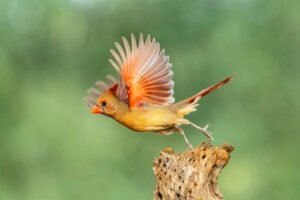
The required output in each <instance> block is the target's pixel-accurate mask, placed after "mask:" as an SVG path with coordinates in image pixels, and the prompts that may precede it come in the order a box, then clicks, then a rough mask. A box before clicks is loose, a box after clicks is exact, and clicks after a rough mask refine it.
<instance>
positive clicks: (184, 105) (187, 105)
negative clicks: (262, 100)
mask: <svg viewBox="0 0 300 200" xmlns="http://www.w3.org/2000/svg"><path fill="white" fill-rule="evenodd" d="M232 78H233V76H229V77H227V78H225V79H224V80H222V81H220V82H219V83H217V84H215V85H213V86H210V87H208V88H206V89H204V90H201V91H200V92H199V93H197V94H195V95H194V96H192V97H190V98H187V99H185V100H182V101H180V102H178V103H175V104H173V105H172V108H173V109H174V110H176V111H177V113H178V115H179V116H180V117H182V116H184V115H187V114H189V113H191V112H193V111H196V110H197V109H196V107H197V106H198V104H197V103H198V101H199V100H200V99H201V98H202V97H204V96H205V95H207V94H209V93H210V92H213V91H215V90H216V89H218V88H219V87H221V86H223V85H224V84H226V83H228V82H229V81H231V80H232Z"/></svg>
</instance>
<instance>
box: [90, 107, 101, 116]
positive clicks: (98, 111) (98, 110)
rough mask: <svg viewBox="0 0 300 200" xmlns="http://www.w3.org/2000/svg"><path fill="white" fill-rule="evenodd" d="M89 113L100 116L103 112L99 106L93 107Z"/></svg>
mask: <svg viewBox="0 0 300 200" xmlns="http://www.w3.org/2000/svg"><path fill="white" fill-rule="evenodd" d="M91 113H93V114H102V113H103V111H102V109H101V108H100V107H99V106H94V107H93V108H92V110H91Z"/></svg>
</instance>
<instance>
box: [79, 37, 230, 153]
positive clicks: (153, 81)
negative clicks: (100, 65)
mask: <svg viewBox="0 0 300 200" xmlns="http://www.w3.org/2000/svg"><path fill="white" fill-rule="evenodd" d="M122 40H123V46H122V45H120V44H119V43H115V46H116V49H117V51H115V50H111V53H112V55H113V57H114V59H110V60H109V61H110V63H111V64H112V66H113V67H114V68H115V69H116V71H117V72H118V75H119V80H118V81H117V80H115V78H114V77H113V76H111V75H108V76H107V81H108V83H105V82H102V81H97V82H96V87H94V88H90V89H88V91H87V93H88V95H87V96H86V97H85V103H86V105H87V106H88V107H89V108H90V109H91V112H92V113H94V114H104V115H106V116H109V117H112V118H113V119H115V120H116V121H118V122H120V123H121V124H123V125H125V126H127V127H128V128H130V129H132V130H134V131H138V132H148V131H149V132H158V133H161V134H164V135H169V134H172V133H174V132H178V133H180V134H182V135H183V137H184V139H185V141H186V143H187V144H188V146H189V147H192V145H191V144H190V143H189V141H188V140H187V138H186V136H185V133H184V131H183V129H182V128H180V126H181V125H191V126H193V127H195V128H197V129H199V130H200V131H202V132H203V133H204V134H205V135H206V136H207V137H208V138H210V139H212V137H211V133H209V132H208V131H207V127H208V126H205V127H204V128H201V127H199V126H197V125H195V124H194V123H192V122H190V121H189V120H187V119H185V118H184V116H185V115H187V114H189V113H191V112H193V111H196V107H197V105H198V104H197V102H198V101H199V100H200V99H201V98H202V97H203V96H205V95H206V94H208V93H210V92H212V91H214V90H216V89H217V88H219V87H221V86H222V85H224V84H225V83H227V82H229V81H230V80H231V79H232V76H230V77H227V78H226V79H224V80H222V81H221V82H219V83H217V84H215V85H213V86H211V87H208V88H207V89H204V90H201V91H200V92H199V93H197V94H196V95H194V96H192V97H190V98H187V99H185V100H183V101H180V102H178V103H174V97H173V93H174V92H173V86H174V82H173V81H172V77H173V72H172V69H171V68H172V64H171V63H170V62H169V57H168V56H166V55H165V50H164V49H161V48H160V45H159V43H158V42H156V40H155V39H154V38H151V37H150V36H149V35H148V36H147V38H146V40H144V37H143V34H140V37H139V40H138V42H137V40H136V38H135V36H134V35H133V34H131V44H130V43H129V42H128V40H127V39H126V38H124V37H122Z"/></svg>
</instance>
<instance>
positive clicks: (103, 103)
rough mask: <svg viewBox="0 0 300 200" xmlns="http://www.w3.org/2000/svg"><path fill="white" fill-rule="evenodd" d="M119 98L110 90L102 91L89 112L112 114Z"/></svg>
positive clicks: (116, 108) (115, 109)
mask: <svg viewBox="0 0 300 200" xmlns="http://www.w3.org/2000/svg"><path fill="white" fill-rule="evenodd" d="M118 104H119V100H118V99H117V98H116V97H115V95H114V94H113V93H112V92H110V91H107V92H104V93H103V94H101V95H100V96H99V98H98V99H97V102H96V104H95V105H94V107H92V109H91V112H92V113H93V114H104V115H108V116H113V115H114V114H115V113H116V112H117V110H118Z"/></svg>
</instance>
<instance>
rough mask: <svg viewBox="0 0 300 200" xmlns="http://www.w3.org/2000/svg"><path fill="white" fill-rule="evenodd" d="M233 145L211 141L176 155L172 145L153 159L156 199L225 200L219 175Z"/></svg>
mask: <svg viewBox="0 0 300 200" xmlns="http://www.w3.org/2000/svg"><path fill="white" fill-rule="evenodd" d="M233 150H234V148H233V146H231V145H227V144H224V145H223V146H222V147H221V148H219V147H212V146H210V144H208V143H202V144H201V145H200V146H198V147H196V148H194V149H191V150H187V151H185V152H183V153H178V154H176V153H175V152H174V151H173V149H172V148H170V147H169V148H166V149H164V150H163V151H161V152H160V156H159V157H157V158H155V159H154V161H153V170H154V174H155V176H156V185H155V190H154V200H175V199H178V200H194V199H195V200H196V199H197V200H221V199H223V195H222V194H221V192H220V191H219V188H218V182H217V177H218V175H219V174H220V172H221V170H222V169H223V168H224V167H225V165H226V164H227V162H228V161H229V159H230V153H231V152H232V151H233Z"/></svg>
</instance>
